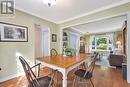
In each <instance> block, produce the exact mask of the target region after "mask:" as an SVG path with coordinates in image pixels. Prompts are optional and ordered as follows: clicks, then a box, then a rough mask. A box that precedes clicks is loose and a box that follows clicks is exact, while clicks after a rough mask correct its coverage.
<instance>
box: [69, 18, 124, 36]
mask: <svg viewBox="0 0 130 87" xmlns="http://www.w3.org/2000/svg"><path fill="white" fill-rule="evenodd" d="M125 20H126V16H119V17H113V18H109V19H104V20H100V21H96V22H92V23H86V24H81V25H76V26H73V27H71V29H74V30H77V31H79V32H82V33H83V34H95V33H105V32H114V31H119V30H121V29H122V28H123V24H124V21H125Z"/></svg>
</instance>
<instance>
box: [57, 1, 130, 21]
mask: <svg viewBox="0 0 130 87" xmlns="http://www.w3.org/2000/svg"><path fill="white" fill-rule="evenodd" d="M128 2H130V0H123V1H120V2H118V3H115V4H111V5H108V6H105V7H102V8H99V9H96V10H93V11H90V12H87V13H85V14H82V15H79V16H76V17H73V18H69V19H66V20H64V21H59V22H57V23H58V24H62V23H65V22H68V21H71V20H74V19H77V18H80V17H83V16H87V15H91V14H94V13H97V12H100V11H103V10H107V9H110V8H113V7H117V6H120V5H123V4H126V3H128Z"/></svg>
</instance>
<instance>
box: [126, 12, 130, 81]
mask: <svg viewBox="0 0 130 87" xmlns="http://www.w3.org/2000/svg"><path fill="white" fill-rule="evenodd" d="M129 38H130V12H129V13H128V15H127V81H128V83H130V39H129Z"/></svg>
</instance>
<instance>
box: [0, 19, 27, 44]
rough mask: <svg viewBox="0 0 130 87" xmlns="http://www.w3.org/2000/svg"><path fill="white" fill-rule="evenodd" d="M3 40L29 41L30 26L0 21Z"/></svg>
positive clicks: (1, 39) (0, 39)
mask: <svg viewBox="0 0 130 87" xmlns="http://www.w3.org/2000/svg"><path fill="white" fill-rule="evenodd" d="M0 41H1V42H27V41H28V27H25V26H20V25H14V24H8V23H3V22H0Z"/></svg>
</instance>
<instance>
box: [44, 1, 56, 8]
mask: <svg viewBox="0 0 130 87" xmlns="http://www.w3.org/2000/svg"><path fill="white" fill-rule="evenodd" d="M43 2H44V3H45V4H47V5H48V6H49V7H50V6H53V5H55V4H56V0H43Z"/></svg>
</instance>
